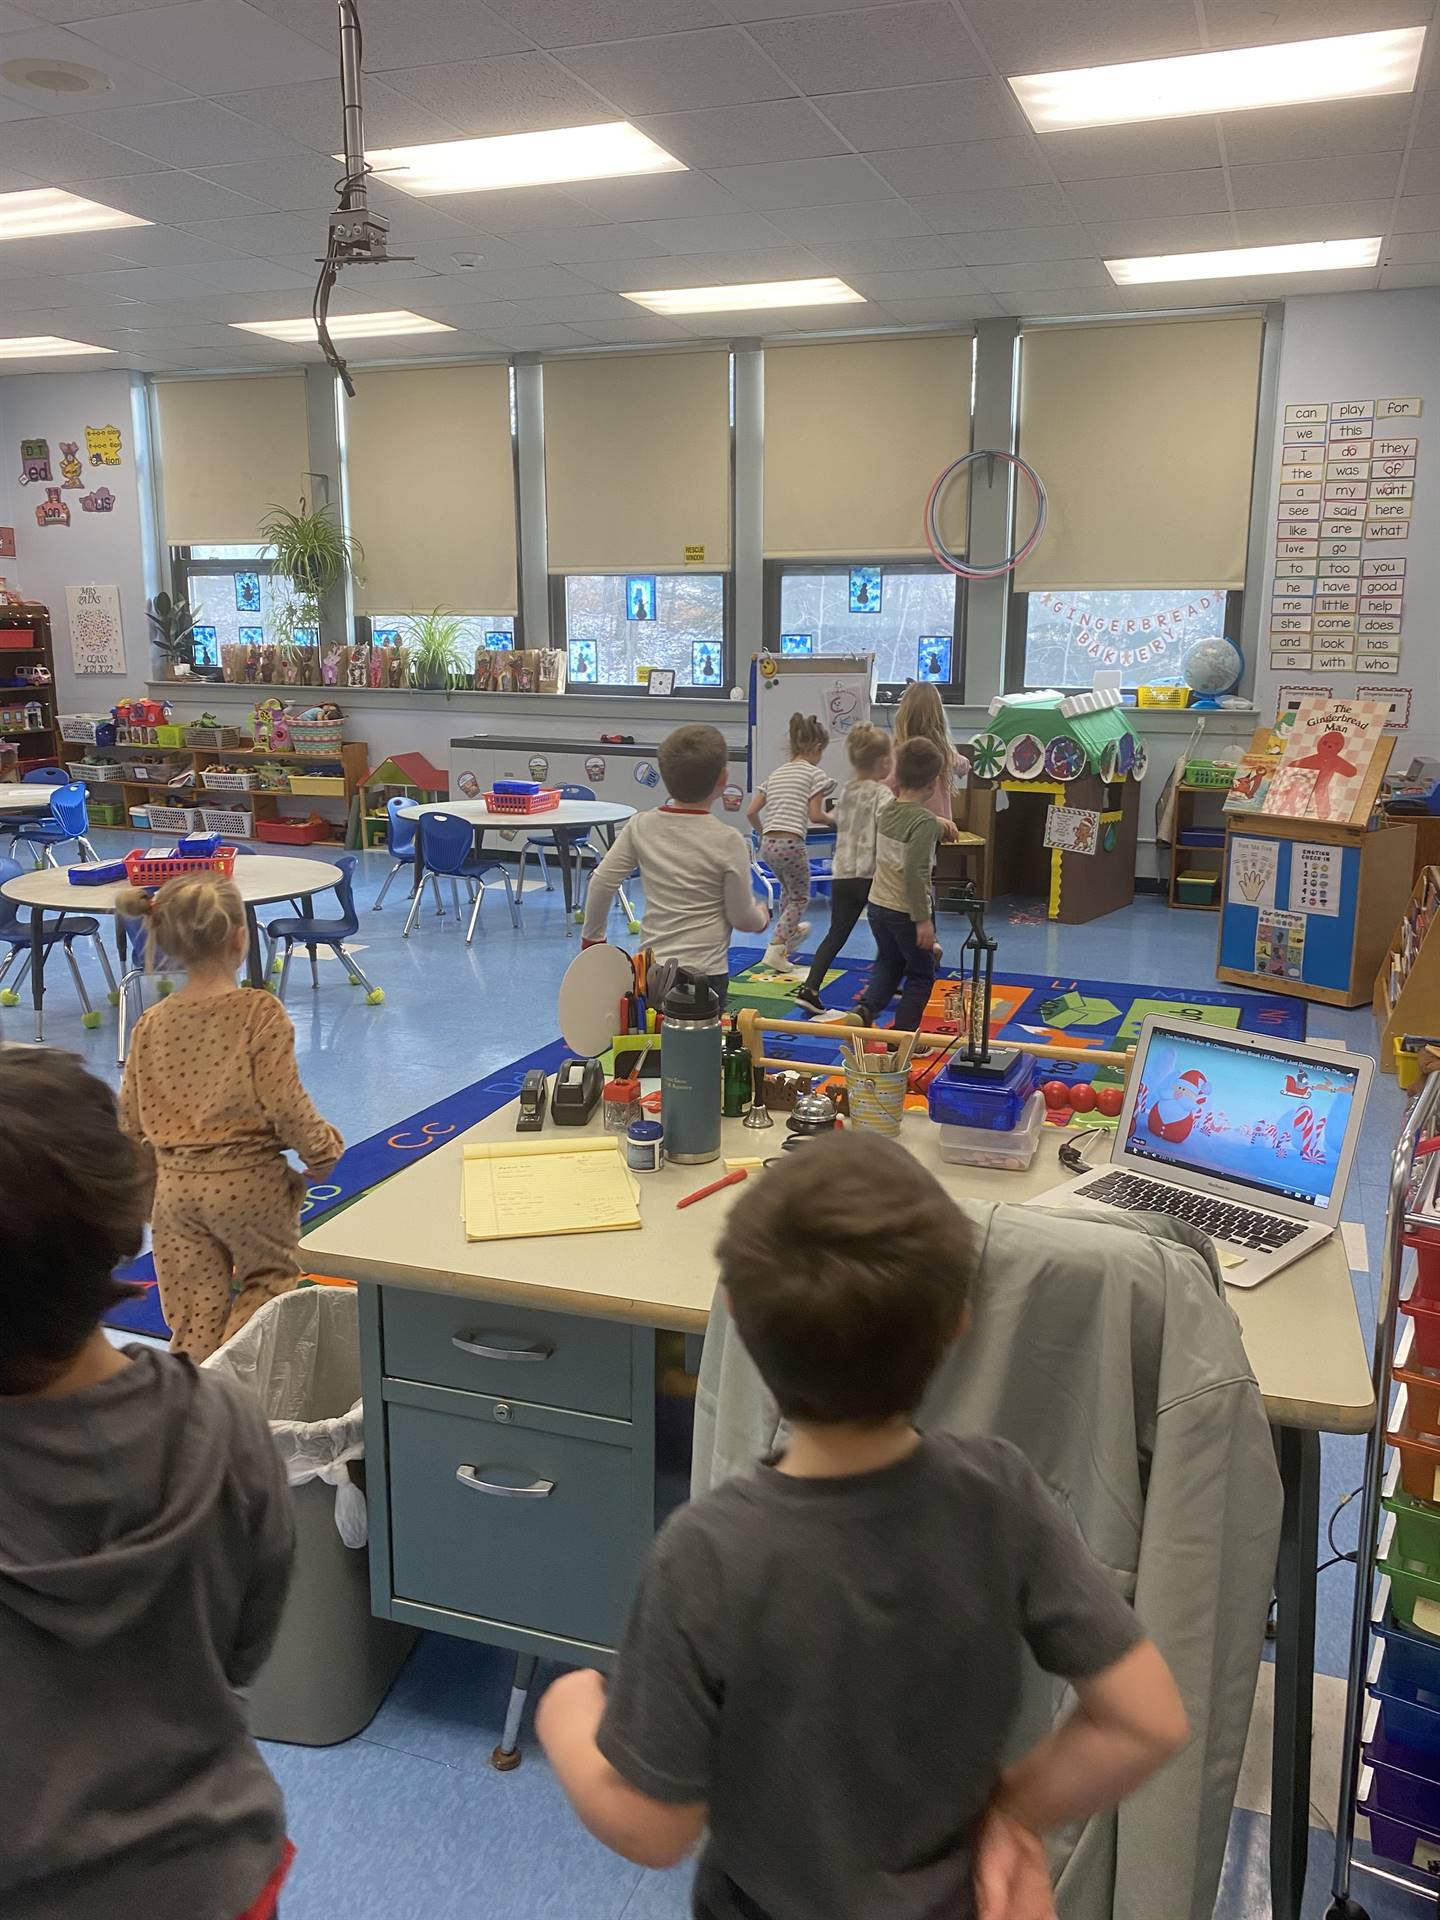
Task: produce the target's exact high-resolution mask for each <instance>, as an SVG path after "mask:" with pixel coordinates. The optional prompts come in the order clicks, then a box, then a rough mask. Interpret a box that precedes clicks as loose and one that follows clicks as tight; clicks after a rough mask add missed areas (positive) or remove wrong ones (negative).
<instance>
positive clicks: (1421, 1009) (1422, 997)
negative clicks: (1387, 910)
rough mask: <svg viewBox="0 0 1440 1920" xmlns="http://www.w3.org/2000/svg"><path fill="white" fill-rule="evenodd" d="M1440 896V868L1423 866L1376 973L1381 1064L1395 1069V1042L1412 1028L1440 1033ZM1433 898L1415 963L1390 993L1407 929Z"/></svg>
mask: <svg viewBox="0 0 1440 1920" xmlns="http://www.w3.org/2000/svg"><path fill="white" fill-rule="evenodd" d="M1437 896H1440V868H1436V867H1422V868H1421V870H1420V874H1419V877H1418V878H1417V879H1416V882H1415V886H1414V890H1413V891H1412V893H1411V895H1410V901H1409V905H1408V906H1407V907H1406V909H1405V914H1404V916H1403V918H1402V920H1401V921H1400V924H1399V926H1398V927H1397V928H1396V931H1395V935H1394V937H1393V938H1392V940H1391V941H1390V944H1389V946H1388V947H1387V948H1386V950H1385V957H1384V959H1383V960H1382V961H1381V962H1380V969H1379V971H1378V973H1377V974H1376V975H1375V998H1374V1007H1375V1018H1376V1021H1377V1022H1378V1024H1379V1027H1380V1048H1379V1052H1380V1068H1381V1071H1382V1072H1383V1073H1394V1071H1395V1042H1396V1041H1397V1040H1398V1039H1399V1038H1400V1037H1401V1036H1402V1035H1403V1034H1407V1033H1415V1034H1424V1035H1427V1036H1428V1035H1432V1034H1440V910H1436V909H1435V908H1434V905H1433V903H1434V901H1435V899H1436V897H1437ZM1427 899H1428V900H1430V901H1431V903H1432V914H1431V919H1430V921H1429V923H1428V924H1427V926H1426V928H1425V931H1424V933H1423V934H1422V935H1421V936H1420V939H1419V942H1418V943H1417V945H1416V946H1415V949H1414V951H1413V953H1412V955H1411V959H1410V964H1409V967H1408V968H1407V969H1406V971H1405V973H1404V974H1403V975H1402V976H1401V979H1400V982H1399V989H1398V991H1397V992H1396V995H1395V998H1394V1000H1393V1001H1392V1000H1391V998H1390V991H1389V989H1390V963H1391V958H1392V956H1393V955H1395V954H1397V953H1399V952H1400V951H1401V950H1402V946H1403V942H1402V938H1401V933H1402V929H1403V928H1404V926H1405V925H1406V923H1407V922H1408V921H1409V920H1410V919H1411V916H1412V914H1414V913H1415V911H1416V910H1417V909H1418V908H1419V907H1420V905H1421V904H1422V902H1424V901H1426V900H1427Z"/></svg>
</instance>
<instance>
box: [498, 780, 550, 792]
mask: <svg viewBox="0 0 1440 1920" xmlns="http://www.w3.org/2000/svg"><path fill="white" fill-rule="evenodd" d="M490 791H491V792H492V793H539V792H540V791H541V787H540V782H539V781H538V780H492V781H491V782H490Z"/></svg>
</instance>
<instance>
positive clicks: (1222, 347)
mask: <svg viewBox="0 0 1440 1920" xmlns="http://www.w3.org/2000/svg"><path fill="white" fill-rule="evenodd" d="M1261 331H1262V323H1261V321H1260V319H1259V318H1258V317H1255V318H1250V317H1237V318H1235V319H1233V320H1177V321H1165V322H1155V323H1146V322H1132V323H1130V324H1128V325H1115V326H1100V327H1054V328H1050V327H1043V328H1037V329H1035V330H1034V331H1033V332H1029V333H1025V334H1024V335H1022V338H1021V348H1020V451H1021V453H1022V454H1023V455H1024V457H1025V458H1026V459H1027V460H1028V461H1029V462H1030V464H1031V465H1032V466H1033V467H1034V468H1035V469H1036V471H1037V472H1038V473H1039V475H1040V478H1041V479H1042V480H1043V481H1044V483H1045V488H1046V492H1047V493H1048V494H1049V496H1050V524H1049V527H1048V528H1047V530H1046V533H1045V537H1044V539H1043V540H1042V541H1041V542H1040V545H1039V546H1038V547H1037V548H1036V549H1035V552H1034V554H1033V555H1032V556H1031V558H1030V559H1029V560H1028V561H1027V562H1026V564H1025V565H1024V567H1022V568H1021V569H1020V571H1019V574H1018V575H1017V579H1016V584H1017V586H1019V587H1020V588H1022V589H1034V588H1045V587H1054V588H1063V587H1089V588H1105V587H1110V588H1115V587H1239V586H1242V585H1243V584H1244V580H1245V549H1246V534H1247V528H1248V525H1249V520H1250V481H1251V473H1252V470H1253V467H1254V456H1255V413H1256V406H1257V402H1258V395H1259V384H1260V342H1261ZM1026 494H1027V489H1026V488H1025V487H1024V486H1023V485H1022V487H1021V489H1020V501H1021V505H1020V529H1019V531H1020V534H1021V536H1022V537H1023V535H1024V533H1025V532H1026V530H1027V529H1028V528H1029V525H1030V520H1029V509H1028V505H1027V503H1026Z"/></svg>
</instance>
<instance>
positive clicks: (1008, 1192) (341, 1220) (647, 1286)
mask: <svg viewBox="0 0 1440 1920" xmlns="http://www.w3.org/2000/svg"><path fill="white" fill-rule="evenodd" d="M515 1112H516V1103H514V1102H512V1103H511V1104H510V1105H509V1106H506V1107H503V1108H501V1109H500V1111H499V1112H498V1113H494V1114H492V1115H491V1116H490V1118H489V1119H488V1120H482V1121H481V1122H480V1124H479V1126H477V1127H474V1128H472V1129H471V1130H470V1131H469V1132H468V1133H466V1134H463V1135H460V1136H458V1137H457V1138H456V1139H455V1140H453V1141H450V1142H448V1143H447V1144H446V1145H445V1146H444V1147H441V1148H439V1149H438V1150H437V1151H436V1152H434V1153H432V1154H428V1155H427V1156H426V1157H425V1158H424V1159H423V1160H418V1161H416V1162H415V1163H414V1164H413V1165H412V1166H410V1167H407V1168H406V1169H405V1171H404V1172H403V1173H398V1174H396V1175H395V1177H394V1178H393V1179H390V1180H387V1181H385V1182H383V1183H382V1184H381V1185H380V1186H378V1187H375V1188H372V1190H371V1191H370V1192H369V1193H368V1194H366V1195H365V1196H364V1197H363V1198H362V1199H360V1200H358V1201H356V1202H355V1204H354V1205H353V1206H351V1207H347V1208H346V1209H345V1211H344V1212H343V1213H339V1214H336V1215H334V1216H333V1217H332V1218H331V1219H329V1220H325V1221H322V1222H321V1223H320V1225H318V1226H317V1227H315V1228H314V1229H313V1231H312V1232H310V1233H308V1234H307V1235H306V1236H305V1250H306V1253H307V1255H312V1256H314V1258H315V1260H316V1261H317V1263H318V1264H320V1265H322V1266H323V1268H324V1270H325V1272H326V1273H333V1274H337V1275H339V1276H340V1277H341V1278H343V1279H349V1280H372V1281H379V1282H382V1283H384V1284H385V1285H387V1286H400V1287H414V1288H420V1289H422V1290H429V1291H432V1292H438V1293H453V1294H467V1295H474V1296H476V1297H480V1298H485V1299H494V1300H507V1301H511V1302H513V1303H514V1304H517V1305H522V1304H523V1305H530V1306H535V1307H544V1308H551V1309H558V1310H561V1311H565V1312H570V1313H581V1314H593V1315H596V1316H598V1317H601V1318H605V1319H613V1320H630V1321H638V1322H640V1323H641V1324H643V1325H647V1326H657V1327H667V1328H672V1329H676V1330H678V1331H680V1332H684V1333H699V1332H703V1331H704V1328H705V1325H706V1322H707V1320H708V1318H709V1313H710V1302H711V1299H712V1298H713V1296H714V1292H715V1282H716V1265H715V1243H716V1240H717V1239H718V1237H719V1234H720V1229H721V1226H722V1224H723V1222H724V1219H725V1214H726V1212H727V1211H728V1209H729V1207H730V1206H731V1205H732V1204H733V1203H734V1201H735V1200H736V1198H737V1197H738V1195H739V1194H740V1192H742V1191H743V1188H742V1187H734V1188H731V1189H730V1190H729V1191H727V1192H725V1193H719V1194H716V1195H715V1196H714V1197H713V1198H712V1199H709V1200H702V1201H701V1202H700V1203H699V1204H698V1205H697V1206H693V1207H687V1208H686V1209H685V1210H684V1211H683V1212H677V1211H676V1208H675V1202H676V1201H677V1200H678V1199H680V1198H681V1197H682V1196H683V1195H684V1194H687V1193H693V1192H694V1190H695V1189H696V1188H697V1187H702V1186H705V1185H706V1184H707V1182H708V1181H709V1180H712V1179H717V1178H719V1177H720V1175H721V1174H722V1173H723V1172H724V1164H723V1161H717V1162H715V1163H714V1164H713V1165H712V1166H704V1167H672V1166H666V1167H663V1168H662V1169H661V1171H660V1172H659V1173H656V1174H645V1175H642V1176H640V1191H641V1203H640V1204H641V1213H642V1216H643V1219H644V1225H643V1227H642V1228H641V1232H640V1237H639V1238H638V1239H637V1237H636V1236H635V1235H633V1234H630V1233H594V1234H573V1235H565V1236H562V1237H552V1238H548V1239H543V1238H542V1239H533V1240H506V1241H467V1240H466V1238H465V1229H464V1225H463V1223H462V1220H461V1215H460V1158H461V1148H462V1145H463V1143H464V1141H466V1140H497V1139H506V1138H513V1137H514V1133H515ZM784 1124H785V1123H784V1119H783V1117H777V1119H776V1124H775V1127H774V1128H773V1129H771V1130H768V1131H766V1132H763V1133H753V1132H747V1131H746V1130H745V1128H744V1127H743V1126H742V1124H741V1123H740V1121H738V1120H726V1121H724V1122H723V1123H722V1130H723V1131H722V1139H723V1151H724V1154H725V1155H726V1156H727V1157H729V1158H732V1159H736V1160H739V1159H748V1158H751V1157H753V1156H755V1155H766V1154H775V1153H778V1152H779V1151H780V1142H781V1141H782V1140H783V1139H784V1137H785V1134H784ZM561 1131H563V1130H561V1129H554V1130H551V1129H549V1128H547V1136H549V1137H553V1138H558V1137H559V1135H560V1132H561ZM575 1131H576V1133H577V1135H583V1134H584V1133H585V1132H591V1133H593V1132H598V1131H599V1120H598V1117H597V1118H596V1119H595V1120H593V1121H592V1122H591V1125H590V1127H589V1128H588V1129H581V1128H577V1129H576V1130H575ZM902 1137H903V1140H904V1144H905V1145H906V1146H907V1147H909V1148H910V1149H911V1151H912V1152H913V1153H914V1154H915V1155H916V1158H917V1159H919V1160H920V1161H921V1163H922V1164H923V1165H924V1166H926V1167H928V1168H929V1170H930V1171H931V1172H932V1173H933V1174H935V1175H936V1177H937V1178H938V1179H939V1180H940V1181H941V1183H942V1184H943V1185H944V1186H945V1187H947V1188H948V1189H949V1191H950V1192H951V1193H953V1194H954V1195H955V1197H956V1198H957V1199H966V1200H1012V1201H1017V1200H1025V1199H1027V1198H1028V1197H1029V1196H1030V1195H1032V1194H1037V1193H1042V1192H1043V1191H1044V1190H1045V1188H1046V1187H1049V1186H1053V1185H1055V1183H1056V1182H1057V1180H1059V1179H1062V1178H1064V1172H1063V1169H1062V1168H1061V1167H1060V1165H1059V1158H1058V1156H1059V1150H1060V1145H1061V1141H1062V1139H1063V1137H1064V1135H1063V1133H1062V1131H1061V1130H1060V1129H1059V1128H1056V1127H1045V1128H1043V1129H1042V1130H1041V1145H1040V1151H1039V1153H1038V1154H1037V1155H1036V1158H1035V1161H1034V1163H1033V1165H1032V1166H1031V1167H1030V1169H1029V1171H1028V1172H1026V1173H1004V1172H1000V1171H998V1170H996V1169H993V1168H985V1167H959V1166H952V1165H949V1164H948V1163H946V1162H944V1161H942V1160H941V1159H940V1155H939V1145H940V1142H939V1132H938V1129H937V1128H936V1127H934V1126H933V1125H932V1124H931V1123H930V1121H929V1120H928V1119H927V1118H926V1117H925V1116H924V1115H923V1114H907V1115H906V1117H905V1124H904V1133H903V1136H902ZM750 1177H751V1179H755V1178H757V1177H760V1178H763V1174H760V1175H757V1174H755V1173H752V1174H751V1176H750ZM1225 1297H1226V1299H1227V1300H1228V1301H1229V1303H1230V1305H1231V1307H1232V1308H1233V1309H1234V1311H1235V1314H1236V1316H1237V1318H1238V1319H1239V1321H1240V1328H1241V1333H1242V1335H1243V1336H1244V1340H1245V1350H1246V1353H1247V1354H1248V1356H1249V1359H1250V1364H1251V1366H1252V1367H1253V1368H1254V1370H1255V1377H1256V1379H1257V1380H1258V1381H1259V1383H1260V1390H1261V1392H1262V1393H1263V1394H1264V1396H1265V1403H1266V1408H1267V1411H1268V1412H1269V1414H1270V1417H1271V1419H1272V1420H1274V1421H1276V1422H1278V1423H1280V1424H1282V1425H1287V1426H1297V1427H1309V1428H1317V1429H1319V1430H1320V1431H1321V1432H1327V1433H1359V1432H1363V1431H1366V1430H1367V1429H1368V1427H1369V1425H1370V1420H1371V1414H1372V1409H1373V1406H1374V1402H1373V1400H1372V1397H1371V1391H1370V1362H1369V1357H1368V1355H1367V1352H1366V1348H1365V1343H1364V1340H1363V1338H1362V1336H1361V1332H1360V1321H1359V1316H1358V1314H1357V1313H1356V1310H1355V1295H1354V1292H1353V1290H1352V1288H1351V1284H1350V1273H1349V1269H1348V1266H1347V1263H1346V1259H1345V1252H1344V1248H1343V1246H1342V1244H1341V1241H1340V1237H1339V1235H1338V1234H1337V1235H1336V1236H1335V1237H1334V1238H1333V1239H1331V1240H1329V1241H1327V1242H1326V1243H1325V1245H1323V1246H1322V1247H1319V1248H1317V1250H1316V1251H1315V1252H1314V1253H1311V1254H1308V1255H1307V1256H1306V1257H1305V1258H1304V1259H1303V1260H1297V1261H1296V1262H1295V1263H1294V1265H1293V1266H1289V1267H1286V1268H1284V1269H1282V1271H1281V1272H1280V1273H1278V1274H1276V1275H1275V1277H1274V1278H1273V1279H1271V1280H1267V1281H1265V1282H1264V1283H1263V1284H1262V1285H1261V1286H1258V1287H1252V1288H1249V1289H1244V1290H1242V1289H1238V1288H1233V1287H1232V1288H1227V1289H1226V1296H1225Z"/></svg>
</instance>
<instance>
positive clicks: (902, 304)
mask: <svg viewBox="0 0 1440 1920" xmlns="http://www.w3.org/2000/svg"><path fill="white" fill-rule="evenodd" d="M885 311H886V312H887V313H888V314H891V315H892V316H893V317H894V318H895V319H896V320H900V321H903V322H904V323H905V325H907V326H911V327H932V326H942V327H943V326H944V325H946V324H947V322H950V321H954V322H955V323H956V324H963V323H964V322H965V321H967V320H993V319H994V318H996V316H997V315H998V314H1000V313H1001V312H1002V311H1003V309H1002V308H1001V306H1000V303H999V301H998V300H997V299H996V298H995V296H994V294H991V293H979V292H976V293H962V294H958V295H957V296H956V297H955V298H954V299H953V300H887V301H886V303H885Z"/></svg>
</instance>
